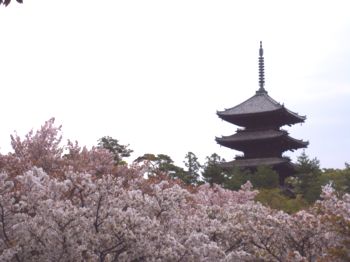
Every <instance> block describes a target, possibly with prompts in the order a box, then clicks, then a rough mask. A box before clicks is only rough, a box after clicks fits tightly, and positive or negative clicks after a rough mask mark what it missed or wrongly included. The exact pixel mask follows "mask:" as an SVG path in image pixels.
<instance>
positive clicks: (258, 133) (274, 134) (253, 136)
mask: <svg viewBox="0 0 350 262" xmlns="http://www.w3.org/2000/svg"><path fill="white" fill-rule="evenodd" d="M215 140H216V142H217V143H218V144H220V145H222V146H226V147H229V148H232V149H235V150H239V151H245V150H246V149H248V148H251V147H258V146H259V145H260V146H261V145H264V147H266V145H267V144H268V145H269V146H271V147H278V148H281V149H283V150H292V151H293V150H295V149H298V148H303V147H307V145H308V144H309V142H306V141H303V140H298V139H295V138H293V137H290V136H289V135H288V132H287V131H285V130H270V129H268V130H254V131H246V130H242V131H238V132H237V133H236V134H234V135H231V136H223V137H216V138H215Z"/></svg>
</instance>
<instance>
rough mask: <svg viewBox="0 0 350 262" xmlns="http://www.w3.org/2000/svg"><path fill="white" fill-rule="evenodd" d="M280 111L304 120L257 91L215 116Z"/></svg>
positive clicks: (303, 118) (264, 93)
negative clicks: (282, 110)
mask: <svg viewBox="0 0 350 262" xmlns="http://www.w3.org/2000/svg"><path fill="white" fill-rule="evenodd" d="M280 109H284V110H286V111H287V112H288V113H289V114H291V115H293V116H295V117H297V118H300V120H302V121H304V120H305V116H300V115H298V114H297V113H294V112H292V111H290V110H288V109H287V108H285V107H284V105H281V104H280V103H278V102H276V101H275V100H274V99H273V98H271V97H270V96H269V95H268V94H267V93H266V92H259V91H257V93H256V94H255V95H254V96H252V97H251V98H249V99H247V100H246V101H244V102H243V103H240V104H239V105H237V106H235V107H232V108H228V109H225V110H224V111H218V112H217V114H218V115H219V116H220V117H224V116H234V115H237V116H238V115H249V114H259V113H266V112H273V111H277V110H280Z"/></svg>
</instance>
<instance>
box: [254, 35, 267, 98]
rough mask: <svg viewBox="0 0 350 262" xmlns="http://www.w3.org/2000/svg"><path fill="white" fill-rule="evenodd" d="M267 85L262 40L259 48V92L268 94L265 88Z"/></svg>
mask: <svg viewBox="0 0 350 262" xmlns="http://www.w3.org/2000/svg"><path fill="white" fill-rule="evenodd" d="M264 85H265V73H264V49H263V48H262V41H260V49H259V87H260V88H259V90H258V91H256V93H257V94H267V91H266V90H265V88H264Z"/></svg>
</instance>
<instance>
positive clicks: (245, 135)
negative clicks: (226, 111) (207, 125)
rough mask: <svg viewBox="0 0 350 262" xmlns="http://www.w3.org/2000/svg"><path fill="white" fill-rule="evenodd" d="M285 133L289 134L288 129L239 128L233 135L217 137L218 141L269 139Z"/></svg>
mask: <svg viewBox="0 0 350 262" xmlns="http://www.w3.org/2000/svg"><path fill="white" fill-rule="evenodd" d="M283 135H288V132H287V131H284V130H283V131H282V130H271V129H268V130H252V131H248V130H238V131H237V133H235V134H234V135H231V136H222V137H221V138H216V140H217V141H227V142H228V141H230V142H235V141H247V140H258V139H269V138H275V137H280V136H283Z"/></svg>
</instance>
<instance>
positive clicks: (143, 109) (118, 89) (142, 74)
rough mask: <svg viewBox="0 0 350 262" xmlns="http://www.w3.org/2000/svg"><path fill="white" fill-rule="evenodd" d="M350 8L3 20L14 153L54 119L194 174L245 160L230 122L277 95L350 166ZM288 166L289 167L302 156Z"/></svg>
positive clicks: (231, 6)
mask: <svg viewBox="0 0 350 262" xmlns="http://www.w3.org/2000/svg"><path fill="white" fill-rule="evenodd" d="M348 5H349V4H348V1H293V2H290V4H286V3H285V1H283V2H282V1H232V0H230V1H206V0H198V1H193V0H184V1H182V0H177V1H165V0H159V1H153V0H151V1H145V0H142V1H131V0H130V1H117V0H100V1H92V0H74V1H65V2H62V1H56V0H27V1H25V3H24V4H23V5H19V4H17V3H16V2H13V3H12V4H11V5H10V6H9V7H7V8H4V7H1V8H0V40H1V44H0V88H1V96H0V97H1V102H0V110H1V112H2V113H1V128H0V146H1V152H2V153H6V152H8V151H9V150H10V139H9V135H10V134H11V133H13V131H14V130H17V131H18V133H19V134H22V135H24V134H25V133H27V131H29V130H30V129H31V128H34V129H37V128H38V127H40V125H42V124H43V123H44V121H45V120H48V119H49V118H50V117H53V116H54V117H56V120H57V123H58V124H62V125H63V133H64V137H65V138H66V139H68V138H69V139H73V140H78V141H79V142H80V143H81V144H83V145H88V146H92V145H95V144H96V141H97V139H98V138H100V137H102V136H104V135H109V136H112V137H114V138H117V139H119V140H120V142H121V143H125V144H126V143H129V144H130V147H131V148H132V149H134V150H135V153H134V154H133V156H132V157H131V158H130V160H131V159H134V158H136V157H137V156H139V155H142V154H144V153H155V154H158V153H165V154H168V155H170V156H171V157H172V158H173V159H174V160H175V162H176V163H177V164H179V165H180V164H182V161H183V158H184V155H185V154H186V152H187V151H193V152H194V153H196V154H197V155H198V156H199V157H200V159H201V161H202V162H203V160H204V157H205V156H207V155H210V154H211V153H213V152H216V153H218V154H219V155H221V156H223V157H225V158H226V159H227V160H231V159H232V158H233V157H234V155H235V154H236V153H237V152H234V151H232V150H229V149H226V148H224V147H220V146H219V145H217V144H216V142H215V140H214V138H215V136H221V135H230V134H233V133H234V132H235V130H236V127H235V126H233V125H230V124H228V123H226V122H223V121H221V120H220V119H219V118H218V117H217V116H216V111H217V110H222V109H224V108H228V107H232V106H235V105H237V104H238V103H240V102H243V101H244V100H245V99H248V98H249V97H250V96H252V95H253V94H254V93H255V91H256V90H257V89H258V62H257V61H258V48H259V41H260V40H262V41H263V47H264V54H265V71H266V74H265V76H266V89H267V90H268V92H269V95H270V96H272V97H273V98H274V99H275V100H277V101H279V102H281V103H284V104H285V106H286V107H287V108H289V109H290V110H292V111H295V112H298V113H299V114H301V115H307V120H306V123H305V124H303V125H301V126H300V125H297V126H296V127H293V128H287V129H288V130H289V131H290V133H291V135H292V136H293V137H295V138H299V139H301V138H302V139H304V140H309V142H310V146H309V148H308V149H307V150H306V152H307V154H309V155H310V156H312V157H317V158H319V159H320V161H321V164H322V167H339V168H341V167H343V166H344V162H345V161H348V162H350V154H349V153H350V138H349V134H348V133H349V129H350V124H349V122H350V121H349V113H350V105H349V101H350V73H349V71H350V16H349V12H348V10H350V7H349V6H348ZM300 153H301V150H299V151H297V153H296V154H291V153H287V155H290V156H295V155H299V154H300Z"/></svg>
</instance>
